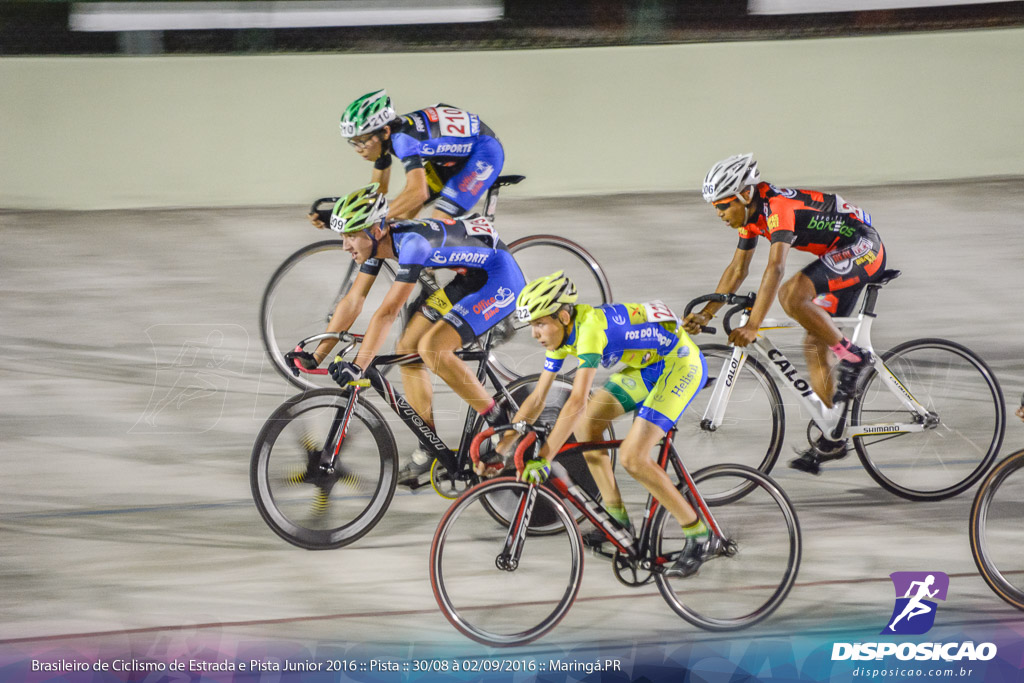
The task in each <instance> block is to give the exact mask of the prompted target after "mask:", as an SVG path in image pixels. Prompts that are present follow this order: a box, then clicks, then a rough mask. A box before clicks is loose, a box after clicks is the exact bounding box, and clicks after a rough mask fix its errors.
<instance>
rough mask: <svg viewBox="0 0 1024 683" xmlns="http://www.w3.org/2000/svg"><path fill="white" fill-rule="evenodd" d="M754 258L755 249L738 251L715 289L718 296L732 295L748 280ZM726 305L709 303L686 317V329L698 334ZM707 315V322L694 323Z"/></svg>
mask: <svg viewBox="0 0 1024 683" xmlns="http://www.w3.org/2000/svg"><path fill="white" fill-rule="evenodd" d="M753 258H754V250H753V249H737V250H736V251H735V253H733V255H732V261H730V262H729V265H728V266H726V267H725V272H723V273H722V278H721V279H720V280H719V281H718V286H717V287H715V293H716V294H732V293H733V292H735V291H736V290H737V289H739V286H740V285H742V284H743V281H744V280H746V279H747V274H748V273H749V272H750V262H751V261H752V260H753ZM724 305H725V304H724V303H721V302H718V301H709V302H708V303H707V304H705V305H704V308H703V309H701V310H700V311H699V312H697V313H691V314H690V315H688V316H686V320H685V321H684V328H685V329H686V331H687V332H689V333H690V334H697V333H699V332H700V325H701V324H704V325H706V324H707V323H708V322H710V321H711V318H713V317H714V315H715V313H717V312H718V309H720V308H721V307H722V306H724ZM701 314H705V315H706V316H707V319H706V320H699V321H694V320H693V319H694V317H696V316H699V315H701Z"/></svg>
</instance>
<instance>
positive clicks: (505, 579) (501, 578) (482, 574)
mask: <svg viewBox="0 0 1024 683" xmlns="http://www.w3.org/2000/svg"><path fill="white" fill-rule="evenodd" d="M529 489H530V487H529V485H527V484H524V483H522V482H517V481H516V480H515V479H513V478H512V477H499V478H497V479H491V480H489V481H485V482H483V483H480V484H477V485H476V486H475V487H473V488H471V489H470V490H469V491H467V492H466V493H465V494H463V496H462V497H461V498H459V499H458V500H457V501H455V503H453V504H452V505H451V507H449V508H448V510H447V511H446V512H445V514H444V516H443V517H442V518H441V521H440V523H439V524H438V526H437V531H436V532H435V533H434V539H433V542H432V543H431V546H430V585H431V588H432V589H433V592H434V598H435V599H436V600H437V604H438V607H440V609H441V613H442V614H444V616H445V618H446V619H447V620H448V621H449V623H451V625H452V626H454V627H455V628H456V629H457V630H458V631H459V632H461V633H462V634H463V635H465V636H466V637H468V638H471V639H472V640H475V641H476V642H478V643H482V644H484V645H490V646H493V647H512V646H516V645H525V644H526V643H529V642H531V641H534V640H536V639H537V638H540V637H541V636H543V635H544V634H545V633H547V632H549V631H550V630H551V629H553V628H554V627H555V626H557V625H558V623H559V622H560V621H561V620H562V618H563V617H564V616H565V615H566V613H568V611H569V608H570V607H572V604H573V602H574V601H575V600H576V595H577V594H578V593H579V588H580V583H581V582H582V578H583V543H582V539H581V537H580V530H579V527H578V526H577V525H576V522H575V520H574V519H573V517H572V515H571V514H570V513H569V511H568V509H567V508H566V506H565V504H564V503H562V502H561V501H560V500H559V499H558V497H557V496H556V495H555V494H553V493H551V492H550V491H548V490H546V489H545V488H543V487H537V488H536V490H537V492H538V495H539V498H538V502H544V503H547V504H548V505H550V506H551V508H552V509H554V510H556V511H557V515H558V517H559V520H560V521H561V523H562V525H563V526H562V529H561V531H562V533H561V534H558V535H546V536H531V535H528V536H527V540H526V541H525V546H524V550H523V552H522V554H521V557H520V560H519V564H518V566H517V567H516V568H515V569H514V570H511V571H510V570H507V569H501V568H499V566H498V562H499V557H498V555H496V554H495V553H496V552H498V551H500V550H501V548H502V547H503V546H504V543H505V538H506V536H507V535H508V533H509V529H508V527H507V526H506V527H500V526H497V525H494V524H493V523H489V521H490V513H489V512H487V511H486V510H485V509H484V505H483V504H482V501H483V500H484V498H485V497H486V496H487V495H488V494H489V493H497V494H501V495H506V494H510V495H513V496H516V497H517V498H518V497H521V496H522V495H523V494H524V493H526V492H527V491H528V490H529ZM566 561H567V562H568V571H567V572H566V571H565V569H566V568H565V566H564V564H563V563H565V562H566ZM560 572H562V573H560ZM562 576H564V578H565V579H566V585H565V588H564V589H562V588H561V585H562V584H561V581H562V578H561V577H562ZM501 601H504V602H501Z"/></svg>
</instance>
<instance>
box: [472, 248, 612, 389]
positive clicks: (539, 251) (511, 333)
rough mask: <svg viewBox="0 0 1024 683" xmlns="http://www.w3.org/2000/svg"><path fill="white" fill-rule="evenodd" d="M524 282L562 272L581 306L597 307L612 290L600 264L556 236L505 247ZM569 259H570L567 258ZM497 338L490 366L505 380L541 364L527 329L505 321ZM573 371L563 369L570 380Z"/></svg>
mask: <svg viewBox="0 0 1024 683" xmlns="http://www.w3.org/2000/svg"><path fill="white" fill-rule="evenodd" d="M508 249H509V251H510V252H511V253H512V255H513V256H514V257H515V259H516V263H518V264H519V267H520V268H521V269H522V271H523V276H524V277H525V278H526V281H527V282H530V281H531V280H534V279H536V278H539V277H541V276H543V275H548V274H550V273H553V272H555V271H556V270H561V271H564V272H565V274H566V275H567V276H568V277H569V278H570V279H572V281H573V283H574V284H575V285H576V289H577V291H578V292H579V300H580V302H581V303H587V304H590V305H592V306H600V305H603V304H608V303H611V302H612V301H613V299H612V288H611V284H609V282H608V276H607V275H606V274H605V272H604V269H603V268H602V267H601V264H600V263H598V261H597V259H595V258H594V256H593V255H591V253H590V252H588V251H587V250H586V249H584V248H583V247H582V246H581V245H579V244H577V243H576V242H573V241H572V240H568V239H566V238H564V237H559V236H557V235H527V236H526V237H521V238H519V239H517V240H515V241H513V242H510V243H509V245H508ZM569 256H572V257H573V258H572V259H570V258H568V257H569ZM499 325H503V326H504V327H503V328H502V329H501V332H500V334H499V335H495V336H494V337H492V340H493V341H492V343H494V347H493V348H492V351H491V358H490V361H491V365H492V366H493V367H494V369H495V370H496V371H497V372H498V374H500V375H501V376H502V377H503V378H504V379H505V380H506V381H511V380H515V379H518V378H520V377H522V376H525V375H532V374H533V373H534V372H535V371H536V369H537V368H540V367H542V366H543V364H544V352H543V350H540V351H538V346H537V342H536V340H534V339H533V337H532V336H531V334H530V326H529V325H527V324H518V326H517V323H515V322H514V321H513V320H512V317H511V316H510V317H509V318H506V319H505V321H503V323H499ZM575 372H576V368H572V369H571V370H567V371H566V372H565V373H564V374H565V376H566V377H572V376H573V374H575Z"/></svg>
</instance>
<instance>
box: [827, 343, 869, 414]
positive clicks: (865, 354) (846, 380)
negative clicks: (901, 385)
mask: <svg viewBox="0 0 1024 683" xmlns="http://www.w3.org/2000/svg"><path fill="white" fill-rule="evenodd" d="M859 353H860V360H859V361H857V362H856V363H851V362H850V361H845V360H843V361H839V383H838V389H837V391H836V396H835V401H845V400H846V399H847V398H850V397H853V396H856V395H857V387H858V386H859V384H860V379H861V376H862V375H863V374H865V373H866V372H867V371H868V369H870V368H871V367H872V365H873V364H874V362H875V359H874V356H872V355H871V353H870V352H869V351H865V350H863V349H861V350H860V351H859Z"/></svg>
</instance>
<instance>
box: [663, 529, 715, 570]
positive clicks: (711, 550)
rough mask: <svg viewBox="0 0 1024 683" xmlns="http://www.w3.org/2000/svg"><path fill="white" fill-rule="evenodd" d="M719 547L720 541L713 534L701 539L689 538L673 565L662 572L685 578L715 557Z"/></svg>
mask: <svg viewBox="0 0 1024 683" xmlns="http://www.w3.org/2000/svg"><path fill="white" fill-rule="evenodd" d="M718 548H719V541H718V539H717V538H715V537H714V536H712V535H711V534H708V535H707V536H705V537H704V538H702V539H699V540H698V539H696V538H688V539H686V543H685V544H684V545H683V549H682V551H680V553H679V557H677V558H676V561H675V562H673V563H672V566H671V567H666V568H665V569H664V571H663V572H662V573H663V574H664V575H665V576H669V577H672V578H675V579H685V578H686V577H688V576H693V575H694V574H696V573H697V572H698V571H700V568H701V566H702V565H703V564H704V563H705V562H706V561H708V560H709V559H711V558H712V557H714V555H715V554H716V553H717V552H718Z"/></svg>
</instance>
